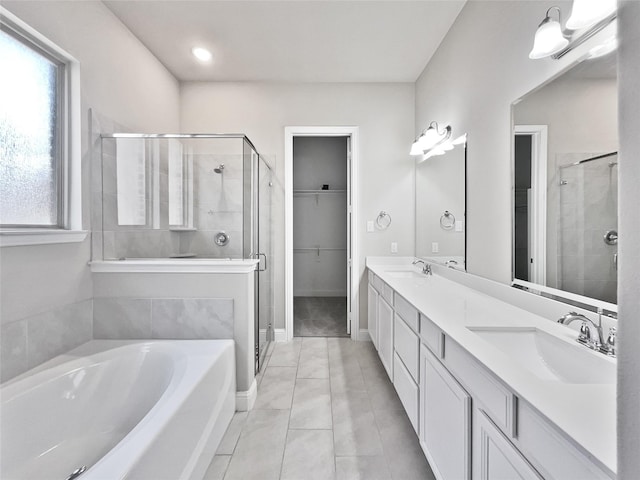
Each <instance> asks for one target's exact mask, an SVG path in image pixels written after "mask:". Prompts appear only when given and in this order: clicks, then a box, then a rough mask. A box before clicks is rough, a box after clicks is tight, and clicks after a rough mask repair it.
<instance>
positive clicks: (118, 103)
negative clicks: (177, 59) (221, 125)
mask: <svg viewBox="0 0 640 480" xmlns="http://www.w3.org/2000/svg"><path fill="white" fill-rule="evenodd" d="M2 6H3V7H5V8H6V9H7V10H9V11H10V12H11V13H13V14H14V15H16V16H18V17H19V18H20V19H21V20H23V21H24V22H26V23H27V24H29V25H30V26H31V27H33V28H35V29H36V30H38V31H39V32H40V33H42V34H43V35H45V36H46V37H48V38H49V39H50V40H51V41H53V42H54V43H56V44H57V45H59V46H60V47H61V48H63V49H65V50H66V51H67V52H69V53H70V54H71V55H73V56H74V57H75V58H76V59H77V60H78V61H79V62H80V68H81V88H82V130H83V134H82V152H83V160H82V178H83V195H82V196H83V226H84V228H85V229H89V228H90V225H89V205H90V200H89V199H90V191H89V185H90V182H89V178H90V172H89V165H90V162H89V156H90V155H89V147H90V146H89V142H88V138H89V135H88V128H89V127H88V118H89V114H88V110H89V108H93V109H94V110H95V111H97V112H99V113H100V114H102V115H103V116H105V117H108V118H110V119H111V120H113V121H114V122H117V123H120V124H124V125H128V126H130V127H131V128H134V129H140V130H144V131H171V130H174V131H177V130H178V129H179V116H178V104H179V86H178V82H177V81H176V80H175V78H174V77H173V76H172V75H171V74H170V73H169V72H168V71H167V70H166V69H165V68H164V67H163V66H162V64H161V63H160V62H159V61H158V60H157V59H156V58H155V57H154V56H153V55H151V54H150V52H149V51H148V50H147V49H146V48H145V47H144V46H143V45H142V44H141V43H140V42H139V41H138V40H137V39H136V38H135V37H134V36H133V35H132V34H131V32H129V31H128V30H127V29H126V28H125V27H124V25H122V23H121V22H120V21H119V20H117V19H116V18H115V17H114V16H113V14H112V13H111V12H110V11H109V10H108V9H107V8H106V7H105V6H104V4H102V2H99V1H83V2H57V1H44V2H36V1H34V2H22V1H3V2H2ZM0 255H1V256H2V257H1V268H0V282H1V283H2V292H1V302H0V303H1V310H0V312H1V318H2V326H3V335H2V336H3V348H2V351H3V360H7V356H10V357H11V359H10V360H9V361H10V362H11V364H12V372H11V373H12V374H15V373H19V370H24V369H26V366H27V364H28V363H29V362H27V341H26V337H27V335H29V336H30V337H31V338H33V337H34V334H35V332H34V331H31V332H30V333H28V332H27V325H30V328H31V329H32V330H33V329H34V328H38V329H41V330H42V331H45V330H46V328H47V327H46V322H47V321H48V319H50V316H49V317H46V318H45V317H42V318H40V317H38V321H37V322H36V321H30V322H29V323H27V320H29V319H31V320H33V319H34V318H35V316H42V315H48V314H49V313H50V312H54V311H55V312H57V313H56V315H58V317H57V318H58V319H62V320H61V321H62V322H64V318H65V308H66V307H68V306H69V305H74V304H78V303H86V302H90V301H91V298H92V279H91V274H90V271H89V268H88V266H87V262H88V261H89V259H90V239H89V238H87V239H86V240H85V242H84V243H82V244H65V245H46V246H26V247H8V248H7V247H5V248H2V250H1V252H0ZM89 314H90V309H89ZM54 316H55V315H54ZM87 321H89V322H90V319H88V320H87ZM89 325H90V323H89ZM8 331H11V332H12V334H11V335H4V333H7V332H8ZM65 335H67V337H66V338H63V337H64V336H65ZM72 336H73V335H72V332H61V331H60V329H54V330H52V331H50V332H49V334H48V337H49V338H48V339H47V338H44V339H43V340H47V341H48V342H49V343H51V342H54V341H56V340H55V339H56V338H57V340H58V341H60V342H62V343H60V344H58V345H55V346H52V345H48V347H50V348H49V351H50V352H55V351H56V349H59V348H64V342H68V341H79V340H81V339H79V338H75V339H72V338H71V337H72ZM45 337H46V336H45ZM85 340H86V339H85ZM54 347H55V348H54ZM38 348H39V346H38V345H33V344H31V345H30V346H29V350H30V352H29V355H30V356H33V354H35V353H36V352H34V351H33V350H34V349H38ZM43 348H44V347H43ZM39 359H40V360H41V359H42V358H39ZM29 366H33V365H29ZM3 372H4V365H3ZM5 378H6V377H5Z"/></svg>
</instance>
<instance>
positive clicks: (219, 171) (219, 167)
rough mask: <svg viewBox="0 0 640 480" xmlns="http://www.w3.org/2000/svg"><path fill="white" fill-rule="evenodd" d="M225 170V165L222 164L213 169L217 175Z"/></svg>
mask: <svg viewBox="0 0 640 480" xmlns="http://www.w3.org/2000/svg"><path fill="white" fill-rule="evenodd" d="M223 170H224V163H221V164H220V165H218V166H217V167H216V168H214V169H213V171H214V172H215V173H222V171H223Z"/></svg>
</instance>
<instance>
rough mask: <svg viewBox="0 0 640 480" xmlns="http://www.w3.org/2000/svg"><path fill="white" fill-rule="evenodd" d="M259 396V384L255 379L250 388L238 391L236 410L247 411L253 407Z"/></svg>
mask: <svg viewBox="0 0 640 480" xmlns="http://www.w3.org/2000/svg"><path fill="white" fill-rule="evenodd" d="M257 396H258V384H257V383H256V379H255V378H254V379H253V382H251V386H250V387H249V390H246V391H244V392H236V412H247V411H249V410H251V409H252V408H253V405H254V404H255V403H256V397H257Z"/></svg>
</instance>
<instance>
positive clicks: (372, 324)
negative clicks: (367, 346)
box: [368, 284, 378, 349]
mask: <svg viewBox="0 0 640 480" xmlns="http://www.w3.org/2000/svg"><path fill="white" fill-rule="evenodd" d="M368 293H369V300H368V307H369V308H368V320H369V322H368V323H369V325H368V328H369V336H370V337H371V342H372V343H373V346H374V347H376V349H377V348H378V292H377V290H376V289H375V288H373V285H371V284H369V291H368Z"/></svg>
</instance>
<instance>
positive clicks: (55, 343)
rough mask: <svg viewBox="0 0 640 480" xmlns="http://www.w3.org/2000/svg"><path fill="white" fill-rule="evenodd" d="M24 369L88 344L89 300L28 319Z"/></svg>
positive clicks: (91, 301) (89, 327)
mask: <svg viewBox="0 0 640 480" xmlns="http://www.w3.org/2000/svg"><path fill="white" fill-rule="evenodd" d="M26 324H27V364H28V365H27V366H28V368H33V367H35V366H36V365H39V364H41V363H43V362H46V361H47V360H50V359H51V358H53V357H55V356H57V355H60V354H62V353H64V352H67V351H69V350H71V349H72V348H75V347H77V346H78V345H81V344H83V343H85V342H88V341H89V340H91V338H92V336H93V332H92V329H93V300H85V301H83V302H80V303H74V304H71V305H66V306H64V307H62V308H58V309H56V310H52V311H49V312H45V313H41V314H38V315H34V316H32V317H28V318H27V319H26Z"/></svg>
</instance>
